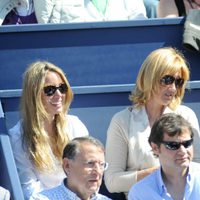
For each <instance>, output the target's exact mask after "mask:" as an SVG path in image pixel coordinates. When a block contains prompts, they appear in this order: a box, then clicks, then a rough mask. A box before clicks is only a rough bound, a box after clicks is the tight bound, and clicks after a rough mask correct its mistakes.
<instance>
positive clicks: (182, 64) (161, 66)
mask: <svg viewBox="0 0 200 200" xmlns="http://www.w3.org/2000/svg"><path fill="white" fill-rule="evenodd" d="M177 72H181V78H183V79H184V84H183V86H182V88H178V89H177V93H176V95H175V97H174V99H173V101H172V102H171V103H170V104H169V105H168V106H169V107H170V108H171V109H173V110H175V109H176V107H177V106H178V105H180V103H181V102H182V99H183V97H184V94H185V87H186V83H187V81H188V80H189V76H190V71H189V68H188V64H187V62H186V60H185V58H184V56H183V54H182V53H181V52H180V51H178V50H177V49H175V48H172V47H164V48H160V49H157V50H154V51H153V52H152V53H150V54H149V56H147V58H146V59H145V61H144V62H143V64H142V66H141V69H140V71H139V73H138V76H137V80H136V86H135V89H134V90H133V91H132V94H131V95H130V96H129V99H130V100H131V101H132V102H133V103H134V104H135V105H136V106H137V107H140V106H143V105H145V104H146V102H147V101H148V100H149V99H150V98H151V97H152V96H153V95H154V94H155V93H156V92H158V91H159V85H160V79H161V78H162V77H163V76H165V75H175V74H176V73H177Z"/></svg>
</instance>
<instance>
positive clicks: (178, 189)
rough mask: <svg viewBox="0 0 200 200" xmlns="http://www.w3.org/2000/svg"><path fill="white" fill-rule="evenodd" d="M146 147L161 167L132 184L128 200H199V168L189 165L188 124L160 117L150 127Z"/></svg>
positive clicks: (177, 117) (169, 116) (172, 116)
mask: <svg viewBox="0 0 200 200" xmlns="http://www.w3.org/2000/svg"><path fill="white" fill-rule="evenodd" d="M149 144H150V145H151V147H152V150H153V153H154V155H155V156H156V157H158V158H159V161H160V164H161V167H160V168H159V169H158V170H156V171H155V172H153V173H152V174H150V175H148V176H147V177H145V178H144V179H143V180H141V181H140V182H138V183H137V184H135V185H134V186H133V187H132V188H131V190H130V192H129V196H128V199H129V200H136V199H137V200H144V199H148V200H163V199H165V200H183V199H184V200H196V199H199V197H200V164H199V163H193V162H191V161H192V158H193V129H192V127H191V125H190V123H189V122H188V121H187V120H186V119H184V118H183V117H182V116H180V115H177V114H174V113H169V114H164V115H163V116H161V117H160V118H159V119H158V120H157V121H156V122H155V123H154V125H153V127H152V130H151V134H150V137H149ZM144 191H145V192H144Z"/></svg>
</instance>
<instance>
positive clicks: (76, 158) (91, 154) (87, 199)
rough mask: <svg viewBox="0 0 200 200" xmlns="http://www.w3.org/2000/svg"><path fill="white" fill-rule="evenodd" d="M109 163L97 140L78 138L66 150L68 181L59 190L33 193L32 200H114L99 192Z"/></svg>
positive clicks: (64, 165) (65, 161) (53, 189)
mask: <svg viewBox="0 0 200 200" xmlns="http://www.w3.org/2000/svg"><path fill="white" fill-rule="evenodd" d="M107 166H108V164H107V163H106V162H105V156H104V147H103V145H102V144H101V142H100V141H99V140H97V139H95V138H93V137H91V136H90V137H87V136H86V137H78V138H75V139H73V140H72V141H70V142H69V143H68V144H67V145H66V147H65V149H64V151H63V170H64V172H65V173H66V175H67V178H65V179H64V181H63V182H62V183H61V185H59V186H58V187H55V188H52V189H49V190H44V191H42V192H41V193H39V194H33V195H32V197H31V198H30V199H31V200H66V199H67V200H110V199H109V198H108V197H106V196H103V195H101V194H99V193H98V190H99V187H100V185H101V182H102V177H103V173H104V170H106V168H107Z"/></svg>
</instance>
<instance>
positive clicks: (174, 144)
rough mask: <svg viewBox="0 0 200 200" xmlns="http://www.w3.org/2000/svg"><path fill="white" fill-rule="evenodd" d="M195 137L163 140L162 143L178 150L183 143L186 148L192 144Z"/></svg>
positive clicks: (168, 147)
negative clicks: (179, 140)
mask: <svg viewBox="0 0 200 200" xmlns="http://www.w3.org/2000/svg"><path fill="white" fill-rule="evenodd" d="M192 143H193V139H190V140H185V141H183V142H174V141H162V142H161V144H164V145H165V147H166V148H167V149H169V150H178V149H179V148H180V147H181V145H183V146H184V147H185V148H186V149H187V148H189V147H190V146H192Z"/></svg>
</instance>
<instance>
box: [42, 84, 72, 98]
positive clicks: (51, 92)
mask: <svg viewBox="0 0 200 200" xmlns="http://www.w3.org/2000/svg"><path fill="white" fill-rule="evenodd" d="M67 89H68V87H67V85H66V84H65V83H63V84H60V85H59V86H58V87H56V86H54V85H49V86H46V87H44V93H45V94H46V95H47V96H52V95H54V94H55V92H56V90H59V91H60V93H62V94H65V93H66V92H67Z"/></svg>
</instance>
